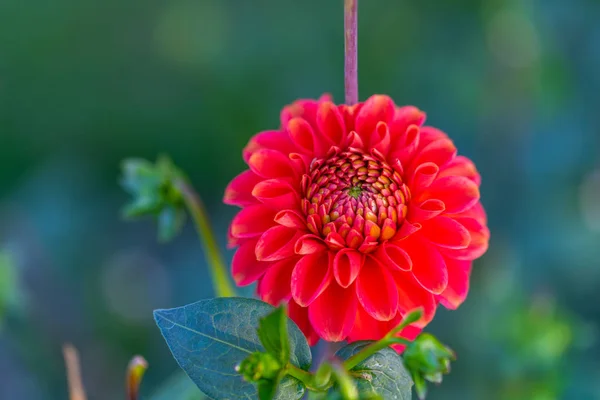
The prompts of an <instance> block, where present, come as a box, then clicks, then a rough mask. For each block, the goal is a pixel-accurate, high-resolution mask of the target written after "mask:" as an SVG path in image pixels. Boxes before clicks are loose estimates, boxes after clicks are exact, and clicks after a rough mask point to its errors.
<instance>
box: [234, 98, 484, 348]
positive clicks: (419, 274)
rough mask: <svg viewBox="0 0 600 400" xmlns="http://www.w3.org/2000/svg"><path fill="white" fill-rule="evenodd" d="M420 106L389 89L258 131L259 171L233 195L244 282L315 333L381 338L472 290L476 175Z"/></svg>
mask: <svg viewBox="0 0 600 400" xmlns="http://www.w3.org/2000/svg"><path fill="white" fill-rule="evenodd" d="M424 120H425V114H424V113H423V112H422V111H420V110H418V109H417V108H415V107H412V106H406V107H397V106H395V104H394V103H393V101H392V100H391V99H390V98H389V97H387V96H382V95H376V96H372V97H371V98H369V99H368V100H367V101H366V102H364V103H359V104H356V105H354V106H346V105H335V104H333V103H332V102H331V101H330V99H329V97H328V96H323V97H322V98H321V99H319V100H317V101H315V100H299V101H296V102H295V103H293V104H292V105H290V106H287V107H285V108H284V109H283V112H282V113H281V128H280V129H278V130H273V131H265V132H261V133H259V134H257V135H256V136H254V137H253V138H252V139H251V140H250V142H249V143H248V145H247V146H246V148H245V149H244V152H243V155H244V159H245V161H246V163H247V164H248V166H249V167H250V170H247V171H245V172H243V173H241V174H240V175H238V176H237V177H236V178H234V179H233V181H232V182H231V183H230V184H229V186H228V188H227V190H226V193H225V199H224V201H225V202H226V203H227V204H232V205H236V206H240V207H242V210H241V211H240V212H239V213H238V214H237V215H236V217H235V218H234V219H233V222H232V223H231V227H230V233H229V237H230V245H232V246H239V248H238V249H237V252H236V253H235V255H234V257H233V263H232V264H233V265H232V269H233V277H234V279H235V281H236V282H237V284H238V285H248V284H250V283H252V282H255V281H258V287H257V291H258V294H259V295H260V297H261V298H262V299H263V300H264V301H266V302H268V303H271V304H274V305H275V304H278V303H281V302H289V313H290V316H291V318H292V319H294V321H296V323H297V324H298V326H299V327H300V328H301V329H302V330H303V332H304V333H305V334H306V336H307V337H308V338H309V340H310V342H311V343H315V342H316V341H317V340H318V338H319V337H321V338H323V339H325V340H328V341H341V340H345V339H346V340H349V341H354V340H360V339H379V338H381V337H382V336H383V335H384V334H385V333H387V332H388V331H389V330H390V329H391V328H392V327H394V326H395V325H396V324H398V323H399V322H400V320H401V319H402V316H403V315H405V314H406V313H407V312H409V311H411V310H413V309H415V308H417V307H422V308H423V310H424V315H423V318H422V319H421V320H420V321H418V322H417V323H416V324H415V326H411V327H408V328H406V329H405V331H404V332H403V335H404V336H406V337H409V338H411V339H412V338H414V336H416V335H417V334H418V332H419V330H420V328H422V327H423V326H425V325H426V324H427V323H428V322H429V321H431V319H432V318H433V315H434V313H435V310H436V307H437V304H438V303H442V304H443V305H444V306H446V307H448V308H452V309H454V308H456V307H458V306H459V305H460V304H461V303H462V302H463V301H464V299H465V297H466V296H467V291H468V289H469V275H470V272H471V264H472V260H474V259H476V258H478V257H480V256H481V255H482V254H483V253H484V252H485V251H486V249H487V246H488V239H489V231H488V228H487V226H486V215H485V212H484V210H483V207H482V206H481V204H480V203H479V184H480V176H479V174H478V173H477V170H476V168H475V165H474V164H473V163H472V162H471V160H469V159H468V158H466V157H463V156H457V155H456V148H455V147H454V144H453V143H452V141H451V140H450V139H449V138H448V136H446V134H445V133H443V132H441V131H440V130H438V129H435V128H432V127H429V126H423V122H424Z"/></svg>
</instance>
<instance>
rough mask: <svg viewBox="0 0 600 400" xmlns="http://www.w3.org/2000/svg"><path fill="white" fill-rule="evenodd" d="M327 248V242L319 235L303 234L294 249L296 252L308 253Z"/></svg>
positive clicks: (318, 251)
mask: <svg viewBox="0 0 600 400" xmlns="http://www.w3.org/2000/svg"><path fill="white" fill-rule="evenodd" d="M326 249H327V246H326V245H325V243H323V239H321V238H320V237H318V236H317V235H313V234H310V233H309V234H307V235H304V236H301V237H299V238H298V240H297V241H296V246H295V248H294V251H295V252H296V254H301V255H307V254H314V253H320V252H322V251H324V250H326Z"/></svg>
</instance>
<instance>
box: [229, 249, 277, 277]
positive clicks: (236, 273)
mask: <svg viewBox="0 0 600 400" xmlns="http://www.w3.org/2000/svg"><path fill="white" fill-rule="evenodd" d="M255 247H256V240H248V241H246V242H244V243H243V244H242V245H241V246H240V247H239V249H237V251H236V252H235V254H234V255H233V259H232V260H231V273H232V275H233V280H235V283H237V284H238V285H240V286H245V285H249V284H251V283H252V282H254V281H255V280H257V279H258V278H260V277H261V276H262V275H263V274H264V273H265V271H266V270H267V268H269V266H270V265H271V263H268V262H263V261H258V260H257V259H256V256H255V255H254V248H255Z"/></svg>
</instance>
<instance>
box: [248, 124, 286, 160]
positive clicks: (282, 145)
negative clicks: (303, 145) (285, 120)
mask: <svg viewBox="0 0 600 400" xmlns="http://www.w3.org/2000/svg"><path fill="white" fill-rule="evenodd" d="M260 149H271V150H277V151H279V152H281V153H284V154H287V153H289V152H291V151H294V145H293V143H292V142H291V141H290V138H288V136H287V135H286V134H285V133H284V132H281V131H265V132H260V133H258V134H256V135H254V137H252V138H251V139H250V141H249V142H248V144H247V145H246V147H244V150H243V152H242V154H243V156H244V161H246V162H248V160H249V159H250V156H251V155H252V154H253V153H255V152H256V151H258V150H260Z"/></svg>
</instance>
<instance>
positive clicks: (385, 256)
mask: <svg viewBox="0 0 600 400" xmlns="http://www.w3.org/2000/svg"><path fill="white" fill-rule="evenodd" d="M376 256H377V258H378V259H379V261H380V262H381V263H383V265H385V266H388V267H390V268H392V269H397V270H400V271H410V270H411V269H412V260H411V259H410V256H409V255H408V253H407V252H406V251H405V250H403V249H402V248H401V247H400V246H398V244H396V243H390V242H387V243H383V244H381V245H380V246H379V249H378V250H377V253H376Z"/></svg>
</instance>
